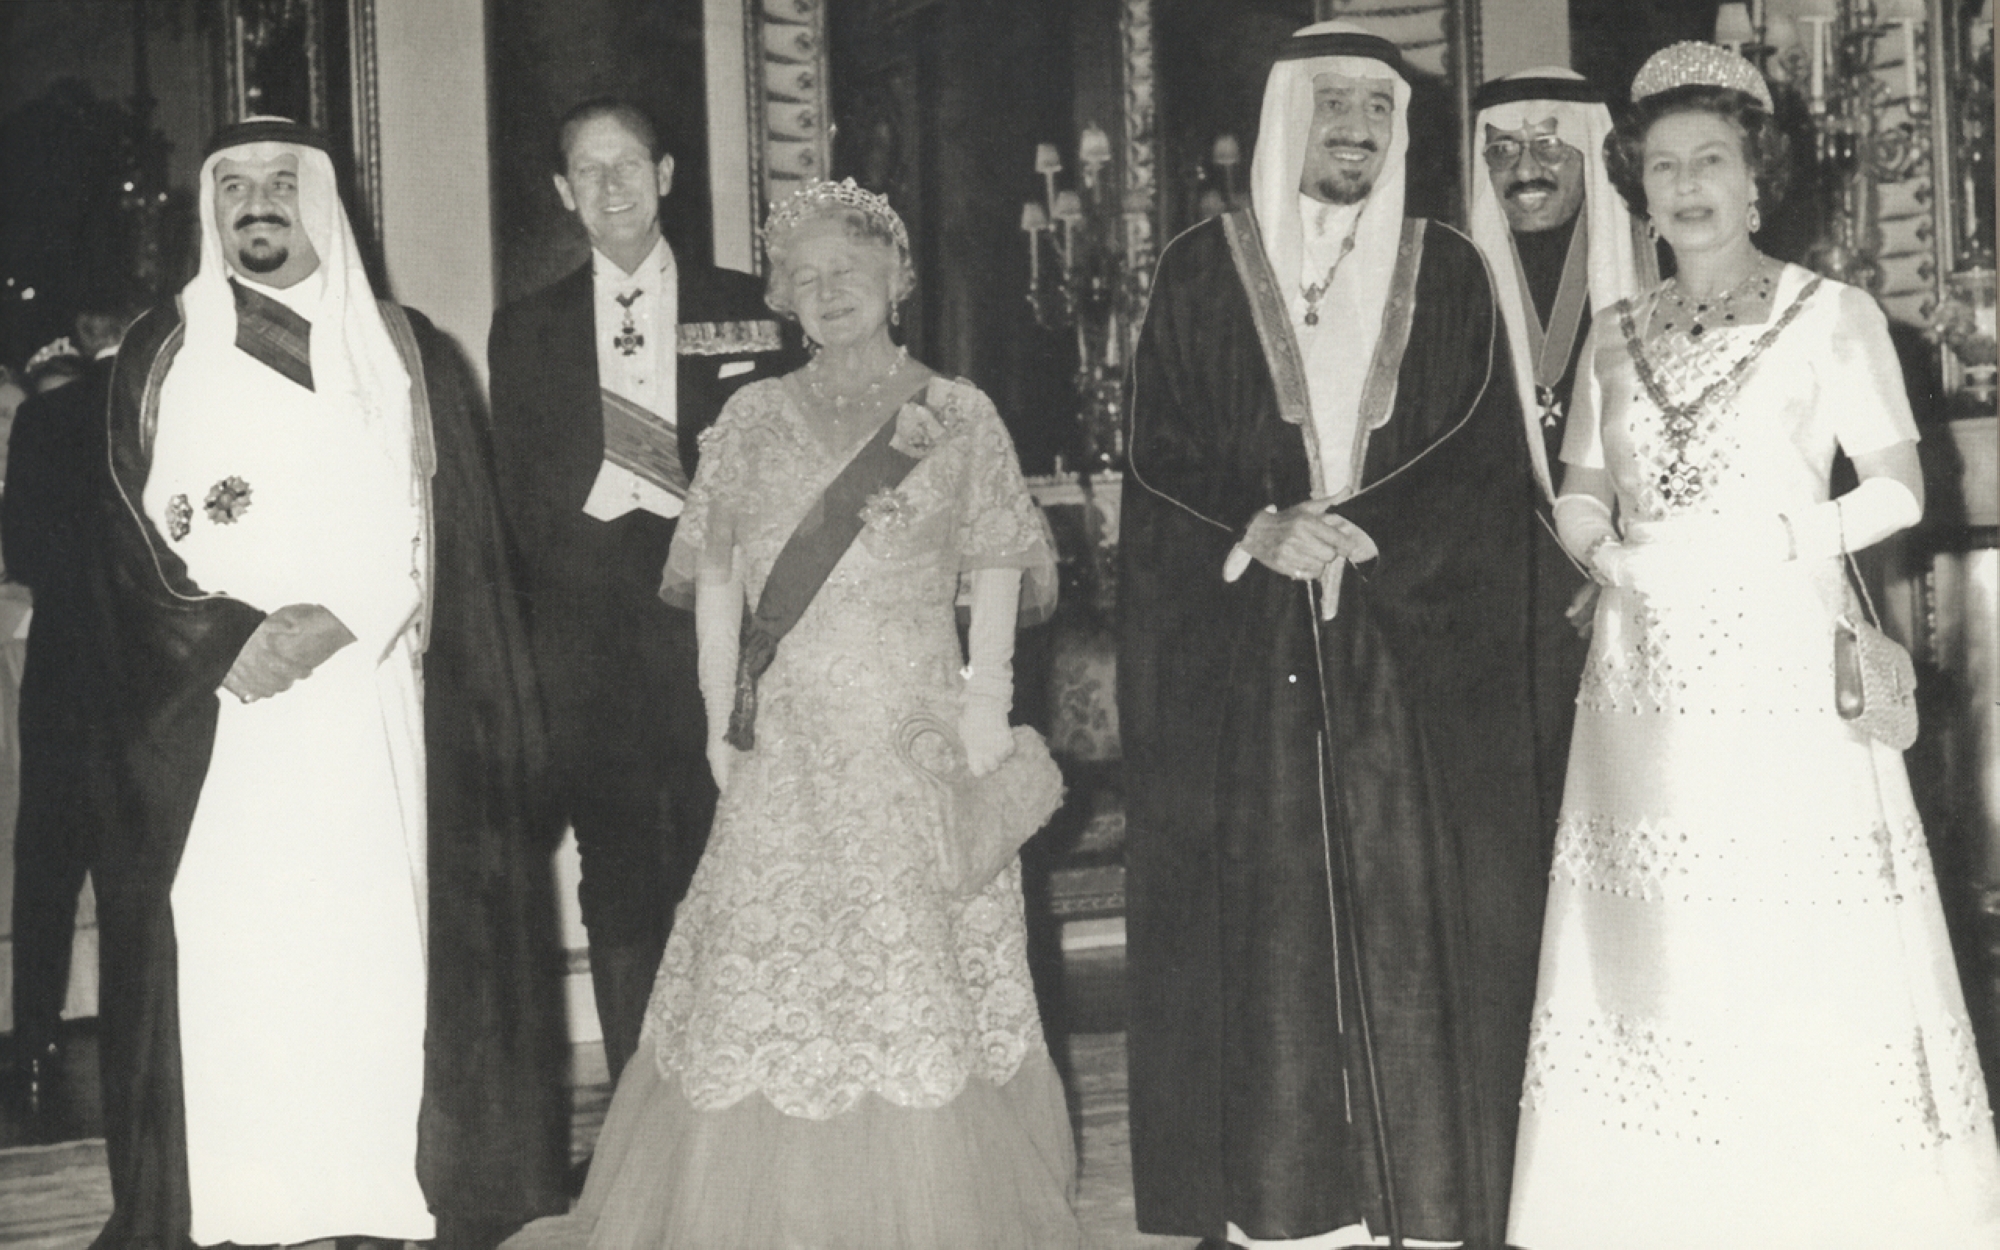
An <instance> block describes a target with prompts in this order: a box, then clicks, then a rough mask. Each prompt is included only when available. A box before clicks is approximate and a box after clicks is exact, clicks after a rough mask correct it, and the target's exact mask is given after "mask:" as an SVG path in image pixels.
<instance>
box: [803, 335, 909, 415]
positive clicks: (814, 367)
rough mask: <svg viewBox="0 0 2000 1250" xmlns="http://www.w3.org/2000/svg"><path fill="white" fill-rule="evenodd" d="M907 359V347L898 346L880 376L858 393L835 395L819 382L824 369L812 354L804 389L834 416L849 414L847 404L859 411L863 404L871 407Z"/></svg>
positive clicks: (807, 367)
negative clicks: (892, 358)
mask: <svg viewBox="0 0 2000 1250" xmlns="http://www.w3.org/2000/svg"><path fill="white" fill-rule="evenodd" d="M909 359H910V349H909V348H907V347H898V348H897V349H896V358H895V359H894V360H893V361H890V362H889V367H888V368H887V369H885V370H883V372H882V376H880V377H878V378H876V379H875V380H874V381H872V382H870V383H869V384H868V385H867V387H866V388H864V389H863V390H862V391H861V393H860V394H858V395H836V394H833V393H832V392H830V391H828V390H827V389H826V387H825V386H824V385H822V384H821V381H820V379H821V377H822V375H823V374H824V372H825V371H824V370H823V369H822V368H821V367H820V363H819V357H818V356H814V357H813V358H812V361H811V363H809V364H808V365H806V389H807V390H809V391H811V392H812V395H813V398H814V399H817V400H818V401H819V402H820V403H822V404H824V405H826V406H827V407H828V408H831V409H832V410H833V412H834V415H835V416H839V417H845V416H847V415H849V414H848V407H849V405H853V406H854V407H855V409H856V411H859V410H860V409H861V407H862V406H863V405H867V406H870V407H872V406H873V405H874V403H875V402H876V401H877V400H879V399H880V398H881V397H882V388H883V387H885V386H887V385H888V384H889V379H891V378H893V377H895V376H896V375H897V374H899V373H901V372H902V371H903V365H904V364H905V363H906V362H907V361H908V360H909Z"/></svg>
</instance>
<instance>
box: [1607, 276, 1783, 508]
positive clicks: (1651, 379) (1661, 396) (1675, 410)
mask: <svg viewBox="0 0 2000 1250" xmlns="http://www.w3.org/2000/svg"><path fill="white" fill-rule="evenodd" d="M1819 284H1820V279H1819V277H1818V276H1817V275H1815V276H1814V278H1813V280H1812V281H1810V282H1808V283H1806V285H1805V289H1804V290H1802V291H1800V292H1799V293H1798V295H1797V296H1795V297H1794V298H1793V300H1792V302H1791V305H1790V307H1788V308H1786V309H1785V312H1784V315H1783V316H1781V317H1779V318H1778V319H1777V320H1776V321H1774V322H1772V323H1771V325H1770V327H1769V328H1768V329H1766V330H1765V331H1764V332H1763V333H1762V334H1760V335H1758V336H1757V340H1756V341H1755V342H1753V343H1751V344H1750V350H1748V351H1746V352H1744V353H1743V354H1742V355H1741V356H1739V357H1737V359H1736V363H1735V364H1732V365H1731V366H1729V368H1728V370H1727V371H1726V372H1724V373H1723V375H1722V376H1721V377H1719V378H1717V379H1715V381H1713V382H1710V383H1709V384H1708V385H1707V386H1705V387H1703V388H1702V389H1701V392H1700V394H1698V395H1696V396H1695V397H1694V398H1693V399H1690V400H1687V401H1686V402H1684V403H1675V402H1674V400H1673V398H1672V397H1671V396H1669V395H1668V394H1667V388H1666V387H1665V385H1663V384H1662V383H1661V381H1660V378H1659V375H1658V374H1656V373H1655V372H1653V362H1652V360H1651V358H1650V357H1648V356H1647V355H1646V347H1645V344H1644V343H1642V342H1640V341H1639V330H1638V327H1637V326H1636V325H1634V324H1633V321H1632V301H1631V300H1624V301H1622V302H1620V303H1619V305H1618V328H1619V330H1620V332H1621V333H1623V334H1624V336H1625V350H1626V351H1628V352H1630V353H1631V355H1632V368H1633V371H1634V372H1636V373H1637V374H1638V375H1639V385H1640V386H1642V387H1644V388H1645V391H1646V395H1647V397H1648V398H1650V399H1651V400H1652V401H1653V404H1654V406H1655V407H1657V408H1658V409H1659V410H1660V415H1661V418H1662V421H1661V427H1660V429H1661V433H1662V434H1663V435H1664V437H1665V438H1666V440H1667V453H1668V454H1667V464H1666V466H1665V467H1664V468H1663V469H1662V470H1661V471H1660V475H1659V478H1658V480H1657V481H1655V482H1654V485H1655V486H1656V487H1658V489H1659V492H1660V498H1661V499H1662V500H1664V501H1665V503H1666V504H1667V506H1668V507H1669V508H1680V507H1682V506H1684V505H1686V504H1690V503H1693V502H1694V501H1695V500H1697V499H1699V498H1700V497H1701V496H1702V494H1703V493H1704V492H1705V491H1706V490H1707V489H1708V485H1709V483H1708V475H1707V474H1706V473H1704V472H1703V470H1702V468H1701V466H1700V465H1698V464H1696V463H1695V459H1694V456H1693V454H1692V452H1693V445H1694V439H1695V434H1696V432H1697V431H1699V430H1700V428H1701V423H1700V421H1699V420H1698V418H1699V417H1700V415H1701V411H1702V410H1703V409H1704V408H1706V407H1708V405H1709V404H1710V403H1711V402H1713V401H1714V400H1716V399H1717V398H1719V397H1720V396H1722V395H1723V394H1725V393H1727V392H1729V391H1732V390H1734V389H1735V388H1736V387H1737V386H1739V385H1740V384H1741V383H1742V381H1743V375H1744V374H1745V373H1748V372H1749V371H1750V366H1751V365H1753V364H1755V363H1756V362H1757V358H1758V357H1759V356H1762V355H1763V354H1764V349H1765V348H1767V347H1769V346H1770V345H1771V344H1772V343H1774V342H1776V341H1777V338H1778V335H1780V334H1782V333H1784V330H1785V327H1786V326H1789V325H1790V324H1792V322H1794V321H1796V320H1797V319H1798V316H1799V314H1800V313H1801V312H1803V311H1804V310H1805V306H1806V303H1807V301H1809V300H1811V299H1812V297H1813V292H1815V291H1817V290H1819Z"/></svg>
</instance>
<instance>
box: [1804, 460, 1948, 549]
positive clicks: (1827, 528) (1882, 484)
mask: <svg viewBox="0 0 2000 1250" xmlns="http://www.w3.org/2000/svg"><path fill="white" fill-rule="evenodd" d="M1923 515H1924V510H1923V506H1922V505H1921V504H1919V503H1918V502H1917V497H1916V496H1915V495H1913V494H1911V493H1910V488H1909V487H1907V486H1905V485H1903V484H1902V483H1901V482H1899V481H1897V480H1896V479H1894V478H1892V477H1871V478H1868V479H1867V480H1866V481H1864V482H1862V483H1861V485H1859V486H1856V487H1855V488H1854V489H1853V490H1851V491H1848V492H1847V493H1846V494H1845V495H1842V496H1840V498H1838V499H1829V500H1827V501H1826V502H1825V503H1821V504H1814V505H1813V506H1812V507H1810V508H1807V509H1806V510H1804V511H1803V512H1798V513H1795V514H1793V515H1792V516H1791V517H1789V518H1788V519H1789V521H1790V523H1791V531H1792V533H1791V539H1792V548H1793V552H1794V554H1795V555H1796V557H1797V558H1798V559H1800V560H1823V559H1825V558H1827V557H1828V556H1837V555H1839V554H1840V553H1841V552H1843V551H1860V550H1861V549H1862V548H1864V547H1872V546H1874V545H1875V544H1876V543H1879V542H1881V541H1882V540H1883V539H1885V538H1887V537H1888V536H1889V535H1891V534H1894V533H1897V532H1899V531H1901V530H1906V529H1908V528H1909V527H1910V526H1912V525H1915V524H1916V523H1917V522H1918V521H1920V520H1922V519H1923Z"/></svg>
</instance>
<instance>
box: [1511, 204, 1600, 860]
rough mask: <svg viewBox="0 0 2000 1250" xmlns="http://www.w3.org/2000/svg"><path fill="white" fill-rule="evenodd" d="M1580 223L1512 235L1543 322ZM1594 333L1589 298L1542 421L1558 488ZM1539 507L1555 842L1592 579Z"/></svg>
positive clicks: (1539, 584) (1550, 816) (1542, 708)
mask: <svg viewBox="0 0 2000 1250" xmlns="http://www.w3.org/2000/svg"><path fill="white" fill-rule="evenodd" d="M1576 223H1577V219H1575V218H1572V219H1571V221H1570V223H1569V224H1568V225H1567V226H1559V227H1557V228H1556V229H1554V230H1544V231H1541V232H1539V233H1536V234H1517V235H1515V236H1514V243H1515V250H1516V252H1517V254H1518V255H1519V256H1520V258H1521V270H1522V272H1523V273H1524V274H1525V275H1526V276H1527V279H1528V293H1529V295H1530V296H1531V297H1532V298H1533V299H1534V302H1535V315H1536V316H1538V317H1540V318H1541V319H1542V323H1543V324H1544V325H1546V324H1547V323H1548V320H1549V316H1550V314H1551V312H1552V311H1553V310H1554V308H1555V302H1556V292H1557V288H1558V287H1559V286H1560V285H1561V282H1562V267H1563V256H1564V254H1565V253H1566V252H1567V251H1568V250H1569V242H1570V234H1571V232H1572V231H1574V230H1575V229H1576ZM1503 333H1504V330H1503ZM1589 337H1590V307H1589V305H1588V304H1586V305H1585V306H1584V309H1583V318H1582V320H1581V321H1579V322H1578V323H1577V327H1576V341H1575V342H1574V343H1573V344H1571V346H1570V351H1569V360H1568V361H1567V362H1566V364H1565V366H1564V368H1563V375H1562V377H1561V378H1559V379H1557V380H1556V384H1555V387H1554V388H1553V389H1554V390H1555V393H1556V402H1557V404H1558V405H1559V409H1558V411H1559V413H1560V415H1559V416H1558V417H1557V419H1556V420H1555V422H1554V423H1553V424H1550V423H1548V422H1545V421H1538V422H1537V424H1538V425H1539V426H1540V429H1541V432H1542V440H1543V443H1544V444H1545V445H1546V446H1547V448H1548V453H1549V468H1550V471H1551V472H1552V473H1554V474H1555V478H1556V485H1557V486H1558V488H1560V486H1561V484H1562V467H1561V465H1562V442H1563V432H1564V430H1565V429H1566V428H1567V427H1568V422H1569V410H1570V396H1571V395H1572V394H1574V393H1575V389H1576V371H1577V364H1578V362H1579V361H1581V360H1582V359H1583V344H1584V341H1585V340H1586V339H1588V338H1589ZM1536 507H1537V509H1538V510H1539V512H1540V514H1541V517H1542V522H1543V523H1540V524H1537V525H1536V526H1535V546H1534V553H1535V554H1534V579H1535V585H1534V595H1533V600H1532V604H1533V606H1532V608H1531V614H1532V616H1531V619H1532V622H1533V630H1534V646H1535V667H1534V674H1535V695H1534V699H1535V772H1536V775H1537V777H1538V778H1539V781H1540V786H1541V802H1542V825H1543V828H1544V829H1545V830H1546V832H1547V836H1548V839H1549V844H1550V845H1551V846H1553V844H1554V838H1555V832H1556V818H1557V816H1558V815H1560V814H1561V811H1562V792H1563V780H1564V778H1565V777H1566V776H1567V774H1568V772H1569V739H1570V731H1571V730H1572V729H1573V728H1574V727H1575V725H1576V692H1577V687H1578V686H1580V685H1581V684H1582V683H1583V662H1584V659H1585V658H1586V657H1587V656H1588V654H1589V652H1590V644H1589V643H1588V642H1586V641H1585V640H1584V639H1583V638H1582V637H1581V636H1580V635H1578V633H1577V632H1576V627H1575V626H1574V625H1572V624H1570V623H1569V618H1568V617H1567V616H1566V615H1565V613H1566V612H1567V611H1568V610H1569V605H1570V601H1571V600H1573V599H1574V598H1575V597H1576V592H1577V591H1579V590H1581V589H1583V585H1584V582H1585V581H1586V580H1588V579H1587V578H1585V576H1584V574H1583V572H1582V571H1581V570H1580V569H1578V568H1577V566H1576V562H1575V561H1574V560H1572V559H1570V558H1569V556H1568V555H1566V554H1564V552H1563V549H1562V544H1561V543H1560V542H1558V541H1556V535H1555V518H1554V516H1553V515H1552V514H1551V511H1550V509H1549V505H1548V504H1547V503H1545V502H1542V501H1540V500H1537V501H1536ZM1545 854H1546V852H1545Z"/></svg>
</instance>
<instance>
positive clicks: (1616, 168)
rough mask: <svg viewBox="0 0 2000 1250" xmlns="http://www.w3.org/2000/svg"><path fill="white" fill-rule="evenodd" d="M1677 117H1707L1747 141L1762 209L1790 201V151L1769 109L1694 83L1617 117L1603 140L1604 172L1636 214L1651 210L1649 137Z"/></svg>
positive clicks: (1747, 159)
mask: <svg viewBox="0 0 2000 1250" xmlns="http://www.w3.org/2000/svg"><path fill="white" fill-rule="evenodd" d="M1675 113H1707V114H1709V115H1710V116H1711V117H1720V118H1722V119H1723V120H1724V121H1727V122H1729V123H1731V124H1732V125H1734V126H1735V127H1736V130H1737V133H1739V134H1741V135H1742V136H1743V163H1744V164H1746V165H1748V166H1749V167H1750V180H1751V185H1752V186H1754V187H1756V189H1757V205H1758V207H1759V208H1762V209H1765V210H1770V209H1773V208H1776V207H1777V206H1778V203H1779V202H1780V201H1781V200H1783V199H1784V198H1785V188H1786V186H1787V184H1789V183H1790V181H1791V172H1792V171H1791V159H1790V158H1791V148H1790V145H1789V144H1787V143H1786V142H1785V133H1784V131H1782V130H1780V129H1778V123H1777V120H1776V119H1775V118H1773V117H1772V116H1771V114H1770V113H1768V112H1766V111H1765V109H1764V106H1763V105H1761V104H1759V103H1758V102H1757V101H1756V100H1755V99H1753V98H1752V97H1750V96H1748V95H1745V94H1744V93H1743V92H1741V91H1737V90H1735V89H1734V88H1731V87H1715V86H1710V85H1708V84H1706V83H1694V84H1691V85H1689V86H1685V87H1674V88H1671V89H1669V90H1666V91H1662V92H1660V93H1659V94H1657V95H1649V96H1647V97H1646V98H1645V99H1643V100H1640V101H1639V102H1638V103H1636V104H1634V105H1633V106H1632V107H1631V108H1630V109H1628V110H1626V111H1625V112H1624V114H1623V115H1622V116H1620V117H1619V118H1618V123H1617V128H1616V129H1614V130H1613V131H1612V132H1611V133H1610V134H1609V135H1607V136H1605V139H1604V171H1605V173H1606V174H1608V175H1609V176H1610V178H1611V185H1612V186H1614V187H1617V188H1618V194H1619V195H1621V196H1623V197H1625V203H1626V204H1627V205H1629V206H1630V207H1631V209H1632V211H1633V213H1635V214H1636V215H1638V216H1639V217H1641V218H1643V217H1645V216H1647V215H1648V212H1647V208H1646V185H1645V172H1646V163H1645V162H1646V134H1647V132H1648V131H1650V130H1652V128H1653V126H1654V124H1655V123H1657V122H1658V121H1660V119H1661V118H1664V117H1671V116H1672V115H1674V114H1675Z"/></svg>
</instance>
